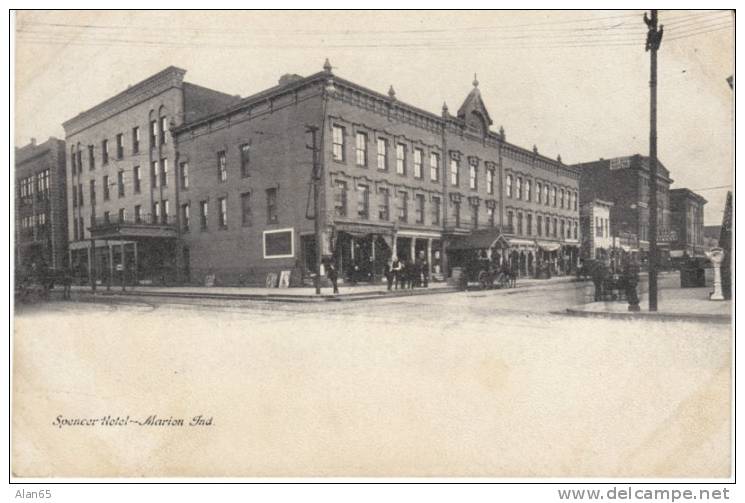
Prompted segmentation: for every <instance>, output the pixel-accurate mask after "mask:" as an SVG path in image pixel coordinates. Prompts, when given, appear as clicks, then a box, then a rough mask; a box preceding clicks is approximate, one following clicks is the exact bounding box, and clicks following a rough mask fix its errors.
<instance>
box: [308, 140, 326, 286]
mask: <svg viewBox="0 0 745 503" xmlns="http://www.w3.org/2000/svg"><path fill="white" fill-rule="evenodd" d="M305 130H306V131H307V132H308V133H310V134H311V141H312V145H308V149H310V150H312V151H313V224H314V231H315V238H316V239H315V240H316V264H315V265H316V271H315V272H316V274H315V278H314V281H313V284H314V285H315V287H316V295H319V294H320V293H321V254H322V253H323V247H322V243H321V239H322V236H321V208H320V202H321V199H320V197H319V191H320V183H321V163H320V160H319V157H320V156H319V153H320V152H319V150H320V149H319V147H318V143H317V141H316V134H317V133H318V126H306V127H305Z"/></svg>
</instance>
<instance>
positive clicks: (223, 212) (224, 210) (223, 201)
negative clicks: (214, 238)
mask: <svg viewBox="0 0 745 503" xmlns="http://www.w3.org/2000/svg"><path fill="white" fill-rule="evenodd" d="M217 207H218V209H219V213H218V215H217V217H218V222H219V224H220V228H221V229H227V228H228V200H227V198H225V197H220V198H218V199H217Z"/></svg>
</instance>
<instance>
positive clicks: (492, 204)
mask: <svg viewBox="0 0 745 503" xmlns="http://www.w3.org/2000/svg"><path fill="white" fill-rule="evenodd" d="M484 205H486V207H487V208H490V209H492V210H493V209H495V208H496V207H497V202H496V201H495V200H494V199H487V200H486V201H484Z"/></svg>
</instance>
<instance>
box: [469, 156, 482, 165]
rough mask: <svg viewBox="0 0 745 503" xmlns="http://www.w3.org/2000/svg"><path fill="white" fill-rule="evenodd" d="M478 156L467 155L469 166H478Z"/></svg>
mask: <svg viewBox="0 0 745 503" xmlns="http://www.w3.org/2000/svg"><path fill="white" fill-rule="evenodd" d="M479 160H480V159H479V158H478V157H476V156H475V155H469V156H468V164H469V165H471V166H478V165H479Z"/></svg>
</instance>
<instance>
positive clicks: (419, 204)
mask: <svg viewBox="0 0 745 503" xmlns="http://www.w3.org/2000/svg"><path fill="white" fill-rule="evenodd" d="M414 199H415V201H416V203H415V207H414V211H415V212H416V223H418V224H423V223H424V194H416V195H415V196H414Z"/></svg>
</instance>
